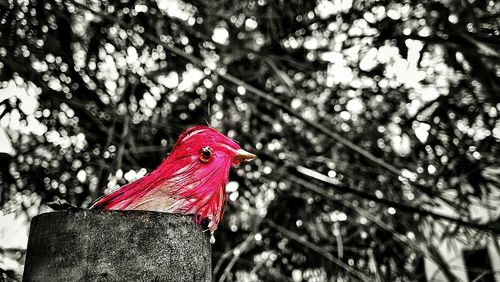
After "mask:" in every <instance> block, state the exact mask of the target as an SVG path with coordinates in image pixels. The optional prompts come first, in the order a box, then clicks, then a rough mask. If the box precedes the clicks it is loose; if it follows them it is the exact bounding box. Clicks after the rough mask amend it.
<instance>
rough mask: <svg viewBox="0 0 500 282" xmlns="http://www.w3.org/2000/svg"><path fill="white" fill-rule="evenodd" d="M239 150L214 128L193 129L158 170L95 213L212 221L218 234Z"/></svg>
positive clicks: (126, 187) (113, 196)
mask: <svg viewBox="0 0 500 282" xmlns="http://www.w3.org/2000/svg"><path fill="white" fill-rule="evenodd" d="M206 146H209V147H210V148H211V149H212V156H211V157H210V158H209V159H208V160H203V159H202V156H201V155H200V154H201V150H202V148H204V147H206ZM238 150H240V146H239V145H238V144H236V143H235V142H234V141H233V140H232V139H230V138H228V137H226V136H224V135H222V134H221V133H219V132H218V131H217V130H215V129H213V128H210V127H207V126H195V127H192V128H189V129H188V130H186V131H185V132H184V133H183V134H181V135H180V136H179V139H178V140H177V142H176V143H175V145H174V147H173V149H172V151H171V153H170V154H169V155H168V156H167V158H166V159H165V160H164V161H163V162H162V163H161V164H160V166H159V167H158V168H156V169H155V170H154V171H152V172H151V173H149V174H148V175H146V176H144V177H142V178H140V179H138V180H136V181H134V182H131V183H129V184H127V185H124V186H123V187H121V188H119V189H118V190H116V191H114V192H112V193H111V194H109V195H105V196H103V197H101V198H100V199H98V200H97V202H96V203H95V204H94V205H92V207H91V208H93V209H105V210H130V209H134V210H154V211H162V212H169V213H179V214H193V215H194V218H195V221H196V222H197V223H198V224H199V223H201V222H202V221H203V220H204V219H210V221H211V222H210V224H209V229H210V231H211V232H212V233H213V232H214V231H215V230H216V229H217V226H218V224H219V222H220V220H221V218H222V216H223V213H224V207H225V205H226V201H227V195H226V192H225V187H226V183H227V181H228V176H229V169H230V167H231V165H235V164H237V163H239V161H238V160H237V159H235V156H236V155H237V151H238ZM252 156H253V155H252ZM251 158H253V157H251ZM251 158H248V159H251Z"/></svg>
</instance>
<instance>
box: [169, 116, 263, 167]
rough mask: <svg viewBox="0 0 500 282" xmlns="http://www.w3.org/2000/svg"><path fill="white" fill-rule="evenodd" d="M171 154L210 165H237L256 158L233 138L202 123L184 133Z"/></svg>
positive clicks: (203, 164)
mask: <svg viewBox="0 0 500 282" xmlns="http://www.w3.org/2000/svg"><path fill="white" fill-rule="evenodd" d="M170 155H173V156H175V158H176V159H178V158H188V159H189V160H190V161H191V163H198V164H199V165H200V166H208V167H211V166H213V165H220V164H222V163H224V164H227V163H230V164H231V165H232V166H236V165H238V164H239V163H240V162H247V161H251V160H253V159H254V158H255V155H254V154H252V153H249V152H247V151H245V150H243V149H241V147H240V145H238V144H237V143H236V142H235V141H234V140H232V139H231V138H229V137H227V136H225V135H223V134H222V133H220V132H218V131H217V130H215V129H214V128H211V127H208V126H202V125H199V126H194V127H191V128H189V129H187V130H186V131H185V132H184V133H182V134H181V135H180V136H179V139H178V140H177V142H176V143H175V145H174V147H173V149H172V152H171V154H170ZM169 157H170V156H169Z"/></svg>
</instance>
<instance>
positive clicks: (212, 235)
mask: <svg viewBox="0 0 500 282" xmlns="http://www.w3.org/2000/svg"><path fill="white" fill-rule="evenodd" d="M214 243H215V237H214V234H210V244H214Z"/></svg>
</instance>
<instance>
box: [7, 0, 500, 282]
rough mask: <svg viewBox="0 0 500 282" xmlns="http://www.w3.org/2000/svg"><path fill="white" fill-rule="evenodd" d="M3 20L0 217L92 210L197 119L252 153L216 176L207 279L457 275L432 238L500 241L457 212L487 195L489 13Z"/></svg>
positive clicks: (433, 6)
mask: <svg viewBox="0 0 500 282" xmlns="http://www.w3.org/2000/svg"><path fill="white" fill-rule="evenodd" d="M0 5H1V7H0V19H1V27H0V38H1V40H0V81H1V83H2V86H3V87H4V88H5V89H7V90H10V93H11V94H7V95H10V96H9V97H8V98H3V97H0V100H1V102H0V118H1V120H0V123H1V124H2V127H4V128H5V129H6V131H7V133H8V135H9V137H10V139H11V140H12V143H13V146H14V148H15V155H13V156H12V157H11V156H10V155H8V154H3V155H2V159H3V160H2V162H1V164H0V165H1V166H2V169H1V173H2V178H1V180H0V189H1V196H0V205H1V206H2V207H3V209H4V211H12V210H16V209H19V208H27V207H30V206H40V205H41V203H42V202H47V201H51V200H54V199H59V198H60V199H65V200H67V201H69V202H70V203H72V204H75V205H78V206H82V207H88V206H89V205H90V203H91V202H92V201H93V200H94V199H95V198H96V197H98V196H99V195H101V194H102V193H104V192H106V191H109V190H110V189H113V188H115V187H117V186H118V185H122V184H124V183H126V182H127V181H131V180H132V179H134V178H136V177H139V176H141V175H144V174H145V173H146V171H149V170H151V169H152V168H154V167H156V166H157V165H158V164H159V163H160V162H161V160H162V159H163V157H164V155H165V154H166V153H167V152H168V151H169V149H170V148H171V146H172V145H173V142H174V141H175V138H176V137H177V136H178V134H179V133H180V132H181V131H182V130H184V129H185V128H187V127H188V126H191V125H194V124H204V123H209V124H210V125H211V126H214V127H216V128H218V129H220V130H221V131H223V132H225V133H228V134H229V136H230V137H233V138H235V139H236V140H238V141H239V142H240V144H242V146H243V147H244V148H246V149H248V150H249V151H252V152H256V154H257V155H258V156H259V159H258V160H257V161H256V162H254V163H253V164H248V165H245V166H242V167H240V168H238V169H236V170H233V171H232V172H231V175H230V178H231V179H233V180H234V182H231V183H230V185H228V191H229V193H230V196H229V198H230V201H229V208H228V209H227V211H226V217H225V222H224V224H223V226H222V227H220V228H219V230H218V232H217V234H216V235H217V238H218V239H217V242H216V244H215V245H214V277H215V279H218V280H219V281H224V280H238V279H262V280H279V281H281V280H291V279H292V278H293V279H299V280H300V279H304V280H308V279H313V278H314V277H316V278H317V279H323V278H326V277H337V278H344V279H350V280H366V279H368V278H370V280H371V279H378V280H388V281H392V280H401V281H410V280H411V281H414V280H417V279H418V278H417V276H418V275H422V273H421V272H419V271H420V270H419V269H418V267H416V266H417V265H418V263H417V262H418V261H419V259H420V258H421V257H423V256H426V257H428V258H429V259H431V260H434V261H435V262H436V263H438V264H440V266H441V267H442V268H443V270H444V271H445V272H446V273H448V278H450V279H453V277H452V274H451V273H449V271H448V270H447V269H446V268H447V267H446V265H445V264H444V263H441V262H442V258H440V256H439V254H438V253H437V252H436V251H433V250H435V248H436V246H435V244H433V243H432V242H431V241H429V240H428V237H429V236H431V235H430V234H429V232H431V233H432V231H433V230H435V228H433V226H438V225H439V226H442V227H441V228H442V232H437V234H432V236H438V237H439V238H448V237H460V236H466V238H468V239H470V240H472V239H476V240H479V239H478V237H481V236H488V235H487V234H488V232H495V233H498V223H497V222H498V219H496V218H494V217H493V218H490V219H489V221H487V222H481V223H478V222H477V220H476V219H475V218H474V217H473V215H474V214H472V213H471V209H470V208H471V206H473V205H478V203H479V204H480V205H481V206H482V207H483V206H484V208H485V209H488V207H487V204H488V203H490V202H491V201H494V200H498V195H499V193H498V192H499V191H498V185H499V180H500V178H498V171H499V170H498V163H497V159H498V150H499V146H498V141H499V139H500V123H499V122H498V111H499V110H500V104H499V101H498V100H499V96H498V95H497V94H498V92H499V89H500V85H499V81H500V79H499V78H498V74H499V73H500V72H499V71H500V68H499V67H500V64H499V62H500V53H499V51H498V50H499V48H498V47H499V43H500V39H499V32H500V31H499V30H500V29H499V26H498V24H499V22H498V19H497V16H498V13H499V11H500V6H499V4H498V3H495V2H494V1H468V0H466V1H440V2H439V1H412V0H407V1H403V2H401V1H349V0H345V1H324V0H321V1H318V2H314V1H303V0H291V1H269V0H258V1H255V0H247V1H245V0H243V1H209V0H201V1H186V2H181V1H177V0H157V1H153V0H137V1H134V0H130V1H128V0H124V1H119V2H118V1H83V0H73V1H70V0H62V1H61V0H48V1H35V0H30V1H17V0H15V1H9V2H8V3H3V4H0ZM6 92H9V91H4V93H6ZM12 93H14V94H12ZM436 210H450V211H451V216H445V215H443V213H439V212H437V211H436ZM495 228H496V229H495ZM429 230H430V231H429ZM484 232H486V233H484ZM478 234H479V235H481V236H477V235H478Z"/></svg>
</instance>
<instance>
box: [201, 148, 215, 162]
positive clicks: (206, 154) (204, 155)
mask: <svg viewBox="0 0 500 282" xmlns="http://www.w3.org/2000/svg"><path fill="white" fill-rule="evenodd" d="M212 154H213V152H212V148H210V147H209V146H205V147H203V148H201V152H200V161H202V162H204V163H206V162H208V161H209V160H210V158H211V157H212Z"/></svg>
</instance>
